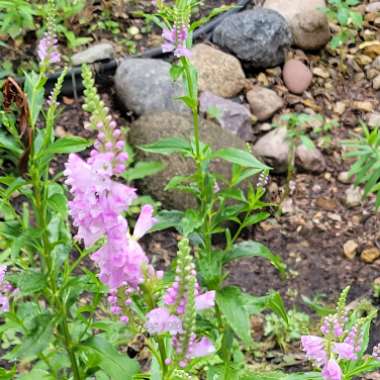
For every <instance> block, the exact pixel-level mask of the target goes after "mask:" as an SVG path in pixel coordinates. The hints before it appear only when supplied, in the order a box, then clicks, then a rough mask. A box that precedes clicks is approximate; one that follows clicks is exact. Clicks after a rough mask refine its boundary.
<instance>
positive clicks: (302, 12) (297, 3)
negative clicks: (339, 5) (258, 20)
mask: <svg viewBox="0 0 380 380" xmlns="http://www.w3.org/2000/svg"><path fill="white" fill-rule="evenodd" d="M325 7H326V2H325V0H307V1H306V0H266V1H265V4H264V8H268V9H273V10H275V11H277V12H278V13H280V14H281V15H282V16H284V17H285V19H286V20H287V21H288V23H289V26H290V29H291V31H292V34H293V38H294V44H295V45H296V46H298V47H300V48H301V49H305V50H315V49H320V48H322V47H324V46H325V45H326V44H327V43H328V42H329V40H330V29H329V23H328V19H327V17H326V15H325V14H324V13H323V12H322V11H321V8H325Z"/></svg>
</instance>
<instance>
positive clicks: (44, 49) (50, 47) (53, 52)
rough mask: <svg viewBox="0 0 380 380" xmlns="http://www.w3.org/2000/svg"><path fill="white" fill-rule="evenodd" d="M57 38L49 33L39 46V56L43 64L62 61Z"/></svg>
mask: <svg viewBox="0 0 380 380" xmlns="http://www.w3.org/2000/svg"><path fill="white" fill-rule="evenodd" d="M57 42H58V40H57V38H56V37H55V36H54V35H52V34H51V33H49V32H47V33H45V34H44V36H43V38H42V39H41V40H40V42H39V44H38V49H37V54H38V58H39V59H40V61H41V62H45V63H47V64H53V63H59V62H60V61H61V54H60V53H59V50H58V47H57Z"/></svg>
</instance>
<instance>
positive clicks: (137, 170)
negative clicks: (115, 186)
mask: <svg viewBox="0 0 380 380" xmlns="http://www.w3.org/2000/svg"><path fill="white" fill-rule="evenodd" d="M165 167H166V165H165V164H164V163H163V162H160V161H145V162H138V163H137V164H136V165H135V166H134V167H133V168H129V169H128V170H127V171H126V172H125V173H124V174H123V175H122V176H123V178H124V179H125V180H126V181H128V182H131V181H135V180H136V179H142V178H145V177H148V176H151V175H155V174H157V173H159V172H160V171H162V170H164V169H165Z"/></svg>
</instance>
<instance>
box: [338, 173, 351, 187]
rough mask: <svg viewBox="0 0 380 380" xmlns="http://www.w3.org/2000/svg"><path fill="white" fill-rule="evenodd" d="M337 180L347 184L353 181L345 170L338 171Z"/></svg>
mask: <svg viewBox="0 0 380 380" xmlns="http://www.w3.org/2000/svg"><path fill="white" fill-rule="evenodd" d="M338 181H339V182H340V183H344V184H346V185H347V184H350V183H352V182H353V177H352V176H349V174H348V172H346V171H344V172H340V173H339V175H338Z"/></svg>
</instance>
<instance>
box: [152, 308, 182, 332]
mask: <svg viewBox="0 0 380 380" xmlns="http://www.w3.org/2000/svg"><path fill="white" fill-rule="evenodd" d="M146 317H147V322H146V323H145V327H146V329H147V330H148V332H149V333H150V334H162V333H166V332H169V333H170V334H171V335H175V334H179V333H181V332H182V322H181V320H180V319H179V318H178V317H176V316H175V315H170V313H169V310H168V309H166V308H164V307H159V308H156V309H153V310H151V311H150V312H149V313H148V314H147V315H146Z"/></svg>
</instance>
